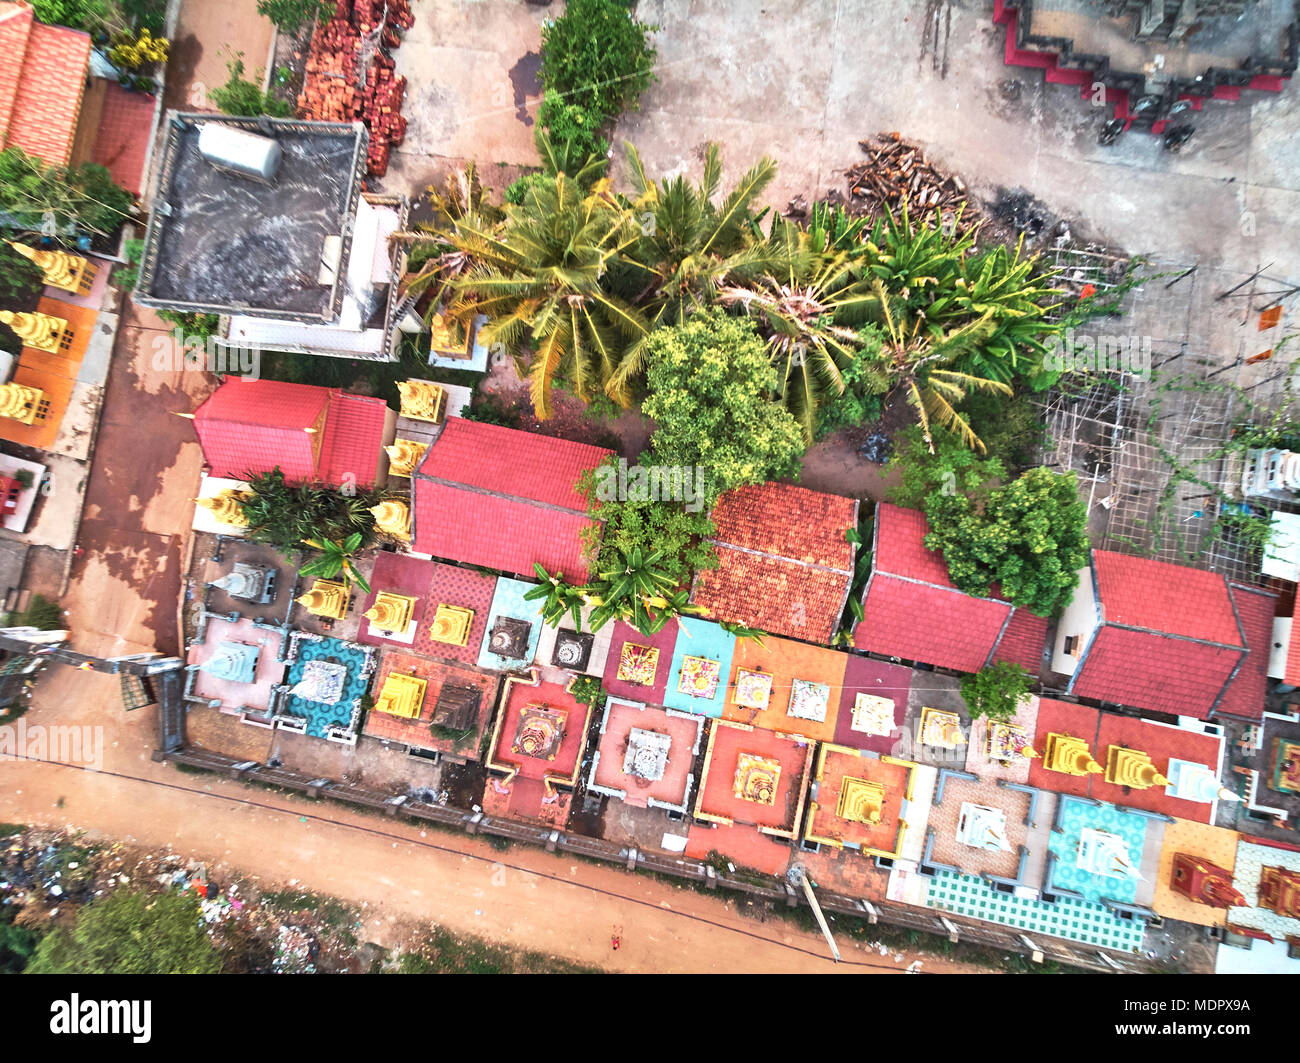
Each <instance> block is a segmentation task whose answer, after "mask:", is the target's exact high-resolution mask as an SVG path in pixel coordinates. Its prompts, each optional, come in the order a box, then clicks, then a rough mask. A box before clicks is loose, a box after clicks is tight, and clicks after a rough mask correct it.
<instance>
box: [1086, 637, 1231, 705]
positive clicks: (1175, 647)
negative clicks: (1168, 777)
mask: <svg viewBox="0 0 1300 1063" xmlns="http://www.w3.org/2000/svg"><path fill="white" fill-rule="evenodd" d="M1244 656H1245V650H1244V649H1225V648H1222V647H1219V646H1212V645H1210V644H1208V643H1205V642H1192V641H1191V640H1189V639H1179V638H1173V637H1171V636H1169V635H1157V634H1152V633H1150V632H1146V631H1130V630H1128V629H1126V628H1120V627H1111V626H1109V625H1103V626H1101V627H1100V628H1098V629H1097V633H1096V635H1095V636H1094V638H1093V642H1092V645H1091V646H1090V647H1089V649H1088V651H1087V655H1086V656H1085V657H1084V659H1083V662H1082V663H1081V664H1080V665H1079V667H1078V669H1077V670H1076V671H1075V673H1074V678H1073V679H1072V680H1071V682H1070V693H1071V694H1075V695H1077V696H1079V697H1081V698H1097V699H1098V700H1099V701H1111V702H1114V703H1116V704H1118V705H1133V706H1136V707H1137V708H1142V709H1154V710H1156V711H1157V712H1168V713H1174V714H1176V715H1181V716H1198V717H1200V718H1202V719H1205V718H1208V716H1209V714H1210V710H1211V709H1213V708H1214V705H1215V703H1216V702H1217V701H1218V700H1219V695H1220V694H1221V693H1222V692H1223V688H1224V686H1225V684H1226V683H1227V682H1228V677H1229V676H1231V675H1232V673H1233V670H1234V669H1235V668H1236V667H1237V665H1238V664H1239V663H1241V661H1242V658H1243V657H1244Z"/></svg>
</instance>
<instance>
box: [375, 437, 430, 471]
mask: <svg viewBox="0 0 1300 1063" xmlns="http://www.w3.org/2000/svg"><path fill="white" fill-rule="evenodd" d="M428 449H429V445H428V444H427V443H417V442H415V440H413V439H395V440H393V444H392V446H388V447H384V450H385V452H386V453H387V454H388V471H389V472H391V473H392V474H393V475H394V476H411V475H413V474H414V472H415V470H416V469H417V468H419V465H420V459H421V458H423V457H424V454H425V451H427V450H428Z"/></svg>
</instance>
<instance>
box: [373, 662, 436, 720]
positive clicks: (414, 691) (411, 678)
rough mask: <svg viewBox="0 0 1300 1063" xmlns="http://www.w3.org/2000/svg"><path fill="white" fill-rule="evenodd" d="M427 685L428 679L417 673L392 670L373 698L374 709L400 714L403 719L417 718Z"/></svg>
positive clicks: (395, 714)
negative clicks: (405, 673)
mask: <svg viewBox="0 0 1300 1063" xmlns="http://www.w3.org/2000/svg"><path fill="white" fill-rule="evenodd" d="M428 685H429V684H428V680H425V679H421V678H420V677H419V676H417V675H403V674H402V673H401V672H394V673H392V674H391V675H390V676H389V677H388V678H387V679H385V680H384V686H383V689H381V690H380V692H379V697H377V698H376V699H375V711H376V712H386V713H388V715H390V716H400V717H402V719H404V720H415V719H418V718H419V716H420V710H421V709H422V708H423V707H424V692H425V689H426V688H427V687H428Z"/></svg>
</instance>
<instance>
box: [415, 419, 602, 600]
mask: <svg viewBox="0 0 1300 1063" xmlns="http://www.w3.org/2000/svg"><path fill="white" fill-rule="evenodd" d="M610 454H611V451H608V450H604V449H602V448H601V447H593V446H590V445H588V444H586V443H572V442H569V441H568V440H565V439H553V438H551V437H550V436H539V435H534V434H533V433H531V432H521V431H518V430H516V429H513V428H502V427H500V426H498V425H492V424H481V423H479V422H477V421H466V420H464V419H463V418H460V417H451V418H449V419H448V420H447V424H446V426H445V427H444V428H443V430H442V434H441V435H440V436H439V437H438V440H437V441H436V442H435V443H434V444H433V445H432V446H431V447H430V448H429V450H428V452H427V453H426V454H425V456H424V460H423V461H422V462H421V463H420V467H419V468H418V469H416V471H415V475H414V476H412V477H411V511H412V519H413V520H414V525H415V526H414V530H413V546H412V549H413V550H414V551H415V552H416V553H420V554H427V555H428V556H430V557H440V558H445V559H447V560H450V561H464V562H467V563H469V564H472V565H482V566H484V567H486V568H495V569H500V570H502V571H504V572H514V573H518V574H519V575H524V576H530V577H531V576H534V575H535V573H534V571H533V565H534V564H535V563H536V564H540V565H542V566H543V567H544V568H545V569H546V571H547V572H550V573H551V574H553V575H554V574H557V573H562V574H563V576H564V578H565V579H566V580H568V581H570V582H573V583H577V582H581V581H584V580H585V579H586V578H587V563H586V561H585V560H584V558H583V544H582V539H581V533H582V531H583V530H584V529H585V528H589V527H591V526H592V525H593V524H594V523H595V522H594V521H592V519H591V518H590V517H588V516H587V504H586V500H585V499H584V498H583V496H582V495H581V494H579V493H578V489H577V483H578V479H579V477H580V476H581V475H582V474H583V473H584V472H587V471H588V470H591V469H595V468H596V466H597V465H599V464H600V463H601V462H602V461H603V460H604V459H605V458H606V457H608V456H609V455H610Z"/></svg>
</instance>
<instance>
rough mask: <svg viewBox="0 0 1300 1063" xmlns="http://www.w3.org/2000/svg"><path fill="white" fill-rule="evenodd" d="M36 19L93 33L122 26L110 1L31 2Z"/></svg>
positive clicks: (53, 0)
mask: <svg viewBox="0 0 1300 1063" xmlns="http://www.w3.org/2000/svg"><path fill="white" fill-rule="evenodd" d="M31 4H32V10H33V11H34V12H35V14H36V17H37V18H38V19H39V20H40V21H41V22H44V23H45V24H46V25H47V26H67V27H68V28H69V29H74V30H85V31H86V32H87V33H92V32H94V31H96V30H100V29H104V28H106V27H109V26H113V25H118V26H119V28H121V29H125V28H126V27H125V25H121V24H120V23H121V20H120V18H115V17H114V11H113V5H112V4H111V3H110V2H109V0H31Z"/></svg>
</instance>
